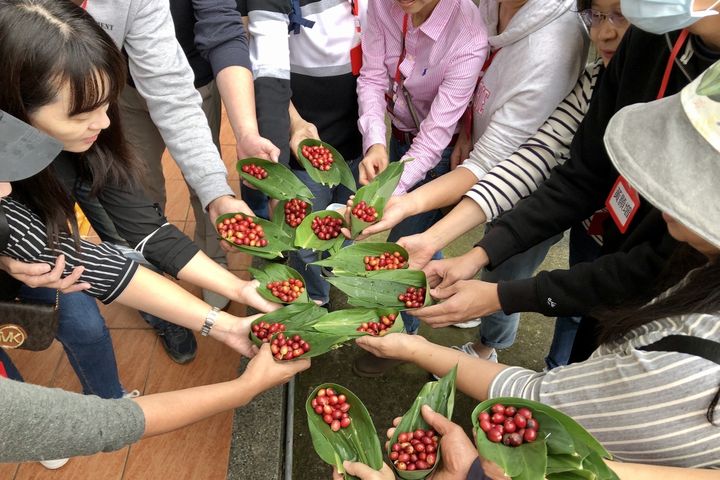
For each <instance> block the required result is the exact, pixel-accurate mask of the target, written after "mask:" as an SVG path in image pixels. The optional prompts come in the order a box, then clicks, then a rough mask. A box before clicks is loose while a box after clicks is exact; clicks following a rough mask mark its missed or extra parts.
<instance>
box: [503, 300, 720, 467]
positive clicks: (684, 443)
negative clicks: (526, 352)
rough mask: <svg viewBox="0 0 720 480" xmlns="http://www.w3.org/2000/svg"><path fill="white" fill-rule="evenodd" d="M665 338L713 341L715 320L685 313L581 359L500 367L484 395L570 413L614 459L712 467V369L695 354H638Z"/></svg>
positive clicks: (718, 456)
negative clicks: (544, 368)
mask: <svg viewBox="0 0 720 480" xmlns="http://www.w3.org/2000/svg"><path fill="white" fill-rule="evenodd" d="M669 335H692V336H696V337H701V338H705V339H709V340H714V341H716V342H717V341H720V317H718V316H717V315H707V314H691V315H684V316H681V317H673V318H665V319H662V320H656V321H653V322H650V323H648V324H646V325H644V326H642V327H640V328H638V329H635V330H633V331H632V332H630V333H629V334H627V335H626V336H625V337H624V338H623V340H622V341H620V342H617V343H614V344H608V345H603V346H601V347H600V348H599V349H597V350H596V351H595V352H594V353H593V354H592V355H591V356H590V358H589V359H588V360H586V361H585V362H581V363H576V364H572V365H569V366H567V367H558V368H555V369H553V370H551V371H549V372H547V373H538V372H534V371H531V370H526V369H524V368H520V367H510V368H507V369H505V370H503V372H502V373H500V374H499V375H498V376H497V377H496V378H495V380H494V381H493V383H492V385H491V386H490V397H499V396H513V397H523V398H527V399H531V400H536V401H539V402H542V403H545V404H547V405H550V406H551V407H554V408H557V409H558V410H561V411H562V412H564V413H566V414H568V415H570V416H571V417H573V418H574V419H575V420H577V421H578V422H579V423H580V424H582V425H583V426H584V427H585V428H586V429H587V430H588V431H589V432H590V433H592V434H593V435H594V436H595V437H596V438H597V439H598V440H599V441H600V442H601V443H602V444H603V445H604V446H605V448H607V450H608V451H609V452H610V453H612V454H613V455H614V456H615V457H616V458H617V459H618V460H621V461H624V462H636V463H646V464H652V465H666V466H676V467H694V468H714V469H720V408H718V407H716V408H715V412H714V413H715V421H716V424H717V426H713V425H711V424H710V422H708V420H707V418H706V416H705V415H706V412H707V409H708V406H709V404H710V402H711V400H712V398H713V396H714V395H715V392H717V390H718V386H719V385H720V365H718V364H716V363H714V362H711V361H709V360H706V359H704V358H701V357H697V356H695V355H688V354H684V353H677V352H652V351H650V352H646V351H643V350H638V348H639V347H642V346H645V345H650V344H652V343H655V342H657V341H658V340H660V339H662V338H664V337H666V336H669Z"/></svg>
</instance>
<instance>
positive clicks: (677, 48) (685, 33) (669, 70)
mask: <svg viewBox="0 0 720 480" xmlns="http://www.w3.org/2000/svg"><path fill="white" fill-rule="evenodd" d="M689 34H690V32H689V31H688V30H687V29H685V30H683V31H682V32H680V36H679V37H678V38H677V40H675V45H673V49H672V52H670V58H669V59H668V63H667V67H665V75H663V79H662V83H661V84H660V90H659V91H658V95H657V100H660V99H662V98H665V92H666V91H667V86H668V83H669V82H670V74H671V73H672V70H673V66H674V65H675V59H676V58H677V56H678V54H679V53H680V49H681V48H682V47H683V45H685V41H686V40H687V38H688V36H689Z"/></svg>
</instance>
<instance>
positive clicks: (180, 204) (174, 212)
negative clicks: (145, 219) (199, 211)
mask: <svg viewBox="0 0 720 480" xmlns="http://www.w3.org/2000/svg"><path fill="white" fill-rule="evenodd" d="M165 185H166V187H167V203H166V205H165V216H166V217H167V219H168V220H169V221H170V222H172V223H177V222H184V221H186V220H187V216H188V211H190V210H191V208H190V193H189V191H188V189H187V185H185V180H167V181H166V182H165Z"/></svg>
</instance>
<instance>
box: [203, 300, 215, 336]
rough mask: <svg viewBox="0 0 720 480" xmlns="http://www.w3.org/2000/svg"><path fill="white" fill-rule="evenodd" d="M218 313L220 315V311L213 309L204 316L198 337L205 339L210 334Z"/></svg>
mask: <svg viewBox="0 0 720 480" xmlns="http://www.w3.org/2000/svg"><path fill="white" fill-rule="evenodd" d="M218 313H220V309H219V308H217V307H213V308H212V310H210V311H209V312H208V314H207V315H205V323H203V326H202V328H201V329H200V335H202V336H203V337H207V336H208V335H209V334H210V329H212V327H213V325H215V320H216V319H217V316H218Z"/></svg>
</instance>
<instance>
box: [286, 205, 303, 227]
mask: <svg viewBox="0 0 720 480" xmlns="http://www.w3.org/2000/svg"><path fill="white" fill-rule="evenodd" d="M307 207H308V203H307V202H306V201H304V200H300V199H299V198H293V199H292V200H289V201H288V202H286V203H285V223H287V224H288V225H290V226H291V227H292V228H296V227H297V226H298V225H300V223H302V221H303V219H305V217H306V216H307Z"/></svg>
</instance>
